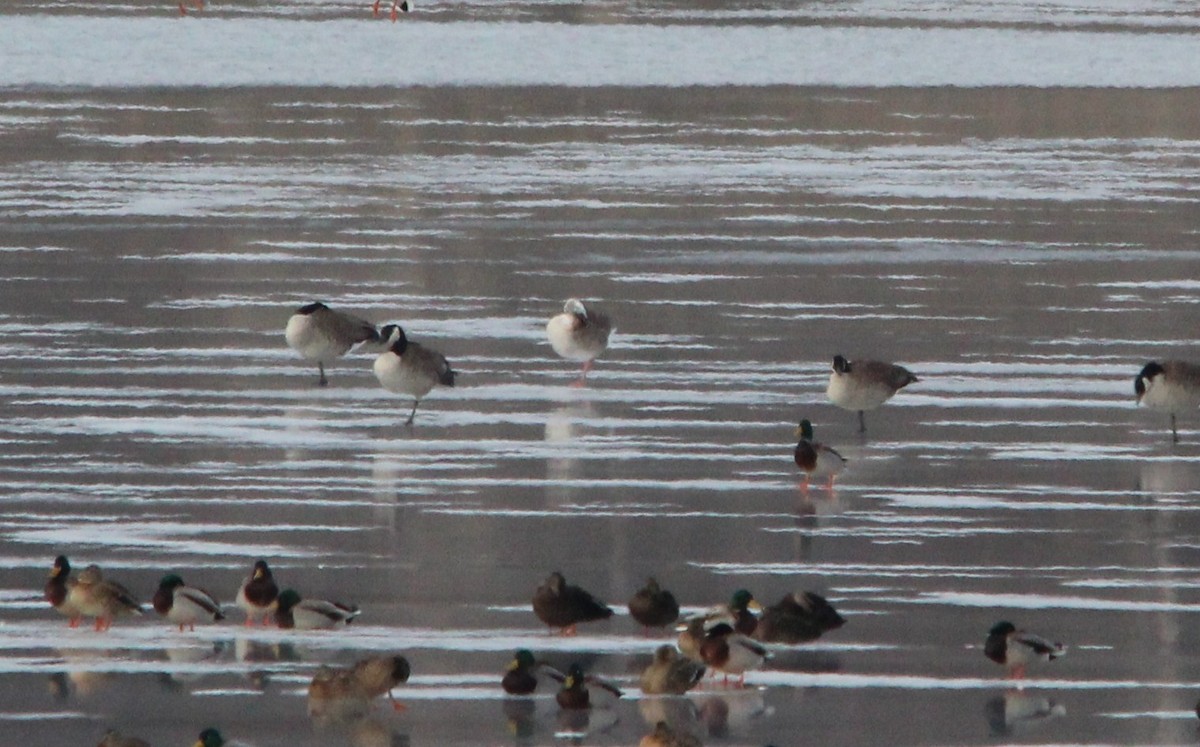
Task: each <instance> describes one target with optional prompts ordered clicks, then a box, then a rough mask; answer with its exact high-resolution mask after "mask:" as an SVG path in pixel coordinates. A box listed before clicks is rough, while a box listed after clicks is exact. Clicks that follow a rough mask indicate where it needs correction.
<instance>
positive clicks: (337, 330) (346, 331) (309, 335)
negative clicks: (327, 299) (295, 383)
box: [283, 301, 379, 386]
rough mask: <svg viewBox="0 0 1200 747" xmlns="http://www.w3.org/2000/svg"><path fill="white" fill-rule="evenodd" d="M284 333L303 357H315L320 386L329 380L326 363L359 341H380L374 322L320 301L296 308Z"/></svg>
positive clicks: (343, 353) (312, 359)
mask: <svg viewBox="0 0 1200 747" xmlns="http://www.w3.org/2000/svg"><path fill="white" fill-rule="evenodd" d="M283 334H284V337H286V338H287V344H288V345H289V346H290V347H291V348H292V349H293V350H295V351H296V352H297V353H299V354H300V355H301V356H303V357H304V359H305V360H310V361H316V363H317V371H318V372H319V374H320V378H319V379H318V380H317V383H318V384H319V385H320V386H325V385H327V384H328V383H329V380H328V379H326V378H325V364H326V363H331V362H333V361H334V360H336V359H338V358H341V357H342V356H343V355H345V354H346V353H347V352H348V351H349V350H350V348H351V347H353V346H354V345H356V344H358V343H360V342H367V341H368V340H370V341H372V342H378V341H379V331H378V330H376V329H375V325H374V324H371V323H370V322H368V321H366V320H364V319H359V318H358V317H356V316H351V315H350V314H346V313H344V312H341V311H334V310H333V309H331V308H329V307H328V306H326V305H325V304H323V303H321V302H320V301H316V302H314V303H310V304H306V305H304V306H301V307H300V308H298V309H296V313H295V314H292V316H291V318H290V319H288V323H287V329H285V330H284V333H283Z"/></svg>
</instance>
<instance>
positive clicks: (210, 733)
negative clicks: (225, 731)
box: [192, 727, 226, 747]
mask: <svg viewBox="0 0 1200 747" xmlns="http://www.w3.org/2000/svg"><path fill="white" fill-rule="evenodd" d="M225 744H226V742H225V737H223V736H222V735H221V732H219V731H217V730H216V729H214V728H212V727H209V728H207V729H205V730H204V731H202V732H200V735H199V736H197V737H196V743H195V744H194V745H192V747H225Z"/></svg>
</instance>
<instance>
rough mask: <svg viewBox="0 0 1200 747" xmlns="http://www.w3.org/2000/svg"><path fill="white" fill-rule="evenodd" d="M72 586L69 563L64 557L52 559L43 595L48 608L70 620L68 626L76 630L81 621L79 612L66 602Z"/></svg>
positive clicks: (73, 583)
mask: <svg viewBox="0 0 1200 747" xmlns="http://www.w3.org/2000/svg"><path fill="white" fill-rule="evenodd" d="M74 585H75V579H73V578H71V563H70V562H69V561H68V560H67V556H66V555H59V556H58V557H57V558H55V559H54V566H53V567H52V568H51V569H50V578H48V579H46V586H45V587H44V589H43V594H44V595H45V597H46V601H47V602H49V603H50V606H51V607H53V608H54V609H56V610H58V611H59V612H61V613H62V614H64V615H66V616H67V617H69V618H71V622H70V623H69V624H70V626H71V627H72V628H77V627H79V621H80V619H81V616H80V613H79V610H78V609H77V608H76V607H75V605H74V604H71V603H70V602H69V601H68V600H67V597H68V596H69V592H70V590H71V587H72V586H74Z"/></svg>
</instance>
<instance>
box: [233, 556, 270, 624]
mask: <svg viewBox="0 0 1200 747" xmlns="http://www.w3.org/2000/svg"><path fill="white" fill-rule="evenodd" d="M278 598H279V587H278V586H276V585H275V577H274V576H273V575H272V574H271V568H270V566H268V565H267V561H265V560H258V561H255V563H254V569H253V570H251V571H250V575H249V576H247V577H246V580H245V581H243V582H242V585H241V587H239V588H238V593H237V606H239V607H241V608H242V609H243V610H245V611H246V624H247V625H254V624H255V623H256V622H258V621H259V620H261V621H262V624H263V625H266V624H267V620H269V619H270V618H271V613H273V612H274V611H275V604H276V600H277V599H278Z"/></svg>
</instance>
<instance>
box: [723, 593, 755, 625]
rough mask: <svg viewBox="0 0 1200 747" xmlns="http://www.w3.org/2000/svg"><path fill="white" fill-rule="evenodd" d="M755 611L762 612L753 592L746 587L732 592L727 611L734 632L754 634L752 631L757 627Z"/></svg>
mask: <svg viewBox="0 0 1200 747" xmlns="http://www.w3.org/2000/svg"><path fill="white" fill-rule="evenodd" d="M755 612H762V605H761V604H759V603H758V600H757V599H755V598H754V595H753V594H751V593H750V592H749V591H747V590H746V589H738V590H737V591H735V592H733V596H732V597H731V598H730V600H729V607H728V608H727V613H728V614H729V615H730V616H731V617H732V619H733V629H734V630H735V631H736V632H738V633H741V634H742V635H754V631H755V629H757V627H758V616H757V615H755V614H754V613H755ZM718 616H719V613H718Z"/></svg>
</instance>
